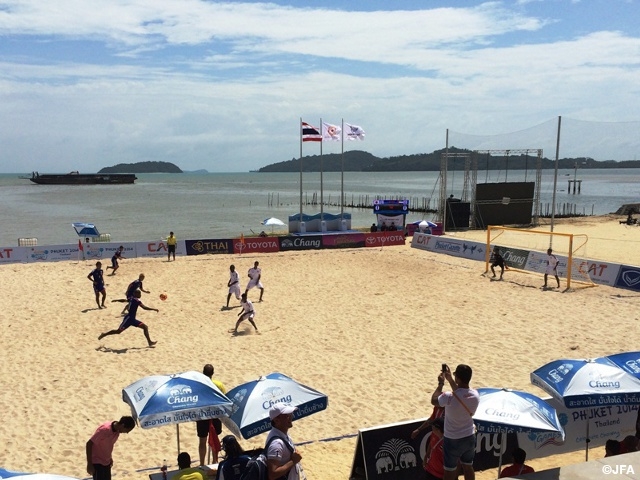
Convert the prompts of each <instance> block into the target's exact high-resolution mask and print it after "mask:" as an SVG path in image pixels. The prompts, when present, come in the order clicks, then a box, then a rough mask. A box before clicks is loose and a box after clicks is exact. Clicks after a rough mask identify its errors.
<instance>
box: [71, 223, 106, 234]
mask: <svg viewBox="0 0 640 480" xmlns="http://www.w3.org/2000/svg"><path fill="white" fill-rule="evenodd" d="M71 226H72V227H73V229H74V230H75V231H76V233H77V234H78V236H79V237H99V236H100V232H98V229H97V228H96V226H95V225H94V224H93V223H82V222H75V223H72V224H71Z"/></svg>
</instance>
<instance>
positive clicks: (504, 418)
mask: <svg viewBox="0 0 640 480" xmlns="http://www.w3.org/2000/svg"><path fill="white" fill-rule="evenodd" d="M477 390H478V394H479V395H480V403H479V404H478V408H477V409H476V413H475V414H474V415H473V420H474V422H475V424H476V426H477V428H478V432H481V433H500V434H501V435H500V456H499V461H498V475H500V470H501V469H502V453H503V452H502V445H504V444H505V435H506V434H507V433H542V432H556V433H558V434H559V435H561V436H562V440H563V441H564V430H563V429H562V426H561V425H560V420H558V414H557V412H556V409H555V408H553V407H552V406H551V405H549V404H548V403H547V402H545V401H544V400H542V399H541V398H539V397H537V396H535V395H533V394H531V393H527V392H521V391H518V390H510V389H507V388H478V389H477Z"/></svg>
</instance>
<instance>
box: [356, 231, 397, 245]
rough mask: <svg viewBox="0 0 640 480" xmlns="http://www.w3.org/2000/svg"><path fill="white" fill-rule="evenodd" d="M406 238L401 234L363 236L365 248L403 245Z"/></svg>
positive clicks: (380, 233) (389, 233) (387, 233)
mask: <svg viewBox="0 0 640 480" xmlns="http://www.w3.org/2000/svg"><path fill="white" fill-rule="evenodd" d="M405 242H406V238H405V236H404V233H403V232H400V231H398V232H373V233H365V234H364V246H365V247H388V246H390V245H404V244H405Z"/></svg>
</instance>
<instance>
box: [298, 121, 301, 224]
mask: <svg viewBox="0 0 640 480" xmlns="http://www.w3.org/2000/svg"><path fill="white" fill-rule="evenodd" d="M298 128H299V129H300V218H299V222H298V232H300V233H302V230H301V227H302V117H300V125H299V126H298Z"/></svg>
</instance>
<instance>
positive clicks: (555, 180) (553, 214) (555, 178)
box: [549, 116, 562, 248]
mask: <svg viewBox="0 0 640 480" xmlns="http://www.w3.org/2000/svg"><path fill="white" fill-rule="evenodd" d="M561 124H562V116H558V134H557V136H556V166H555V171H554V174H553V195H552V197H551V198H552V200H551V202H552V203H551V232H553V224H554V220H555V218H556V189H557V187H558V161H559V159H560V125H561ZM552 244H553V235H551V236H550V238H549V248H551V246H552Z"/></svg>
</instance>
